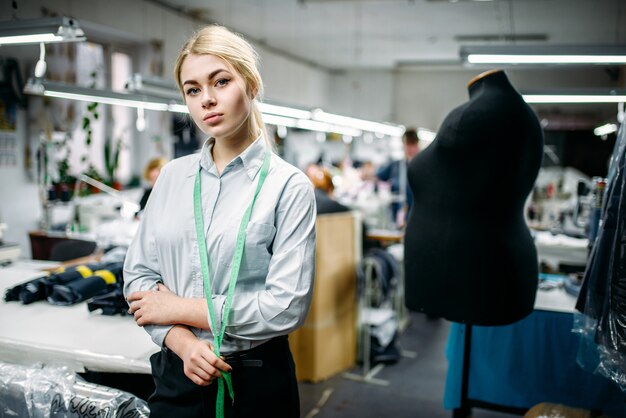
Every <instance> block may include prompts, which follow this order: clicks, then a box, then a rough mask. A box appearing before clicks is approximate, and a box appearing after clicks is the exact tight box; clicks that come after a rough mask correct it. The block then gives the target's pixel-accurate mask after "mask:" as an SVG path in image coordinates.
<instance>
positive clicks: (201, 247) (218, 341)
mask: <svg viewBox="0 0 626 418" xmlns="http://www.w3.org/2000/svg"><path fill="white" fill-rule="evenodd" d="M270 156H271V153H270V152H269V151H268V152H266V153H265V159H264V160H263V165H262V166H261V173H260V174H259V182H258V183H257V186H256V191H255V192H254V196H253V198H252V202H250V205H249V206H248V207H247V208H246V211H245V212H244V214H243V218H242V219H241V223H240V224H239V231H238V232H237V244H236V246H235V254H234V255H233V265H232V269H231V270H230V281H229V282H228V294H227V295H226V302H225V304H224V311H223V315H222V323H221V324H217V321H216V320H215V312H214V309H213V302H212V295H213V288H212V286H211V285H212V283H211V278H210V277H209V258H208V257H209V255H208V253H207V248H206V238H205V235H204V219H203V216H202V215H203V213H202V189H201V185H200V169H199V170H198V172H197V173H196V181H195V184H194V188H193V214H194V218H195V221H196V238H197V240H198V251H199V253H200V266H201V268H202V279H203V281H204V292H205V295H206V301H207V305H208V307H209V316H210V318H211V329H212V330H213V339H214V341H213V352H214V353H215V355H216V356H218V357H220V347H221V346H222V340H223V339H224V332H225V331H226V325H227V323H228V316H229V314H230V307H231V305H232V302H233V295H234V293H235V285H236V284H237V277H238V276H239V268H240V267H241V258H242V256H243V250H244V247H245V244H246V228H247V226H248V223H249V222H250V215H251V214H252V208H253V207H254V203H255V202H256V198H257V196H258V195H259V192H260V191H261V187H263V183H264V182H265V178H266V177H267V172H268V171H269V166H270ZM218 325H221V326H220V327H218ZM218 330H219V331H218ZM221 373H222V378H221V379H219V380H218V381H217V385H218V386H217V402H216V405H215V415H216V417H217V418H223V417H224V396H225V393H224V381H226V385H227V386H228V393H229V395H230V398H231V399H232V401H233V404H234V403H235V392H234V391H233V382H232V377H231V375H230V373H227V372H224V371H221Z"/></svg>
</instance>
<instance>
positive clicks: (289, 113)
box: [24, 78, 404, 137]
mask: <svg viewBox="0 0 626 418" xmlns="http://www.w3.org/2000/svg"><path fill="white" fill-rule="evenodd" d="M128 88H129V86H128V85H127V89H128ZM130 89H131V90H132V91H134V92H133V93H121V92H116V91H110V90H101V89H94V88H88V87H79V86H73V85H69V84H65V83H60V82H55V81H49V80H45V79H40V78H30V79H28V82H27V83H26V85H25V86H24V93H26V94H30V95H35V96H46V97H56V98H60V99H68V100H80V101H85V102H96V103H103V104H109V105H120V106H127V107H133V108H137V109H139V113H142V112H143V110H157V111H161V112H177V113H189V109H188V108H187V106H186V105H184V104H181V103H180V102H178V101H175V100H172V99H169V98H168V97H172V95H171V94H168V91H167V89H165V90H162V91H161V92H160V94H158V96H157V95H156V94H157V92H155V91H150V94H145V93H139V92H147V91H148V90H146V89H144V88H143V87H142V88H138V87H137V85H135V87H133V88H130ZM163 92H164V93H163ZM258 105H259V110H260V111H261V114H262V117H263V121H264V122H265V123H267V124H271V125H276V126H285V127H291V128H299V129H306V130H311V131H318V132H334V133H338V134H341V135H346V136H351V137H358V136H361V135H362V134H363V132H364V131H368V132H373V133H375V134H376V135H377V136H380V137H382V136H384V135H389V136H396V137H399V136H402V134H403V133H404V126H401V125H391V124H387V123H380V122H372V121H367V120H363V119H356V118H350V117H347V116H340V115H334V114H332V113H326V112H324V111H322V110H320V109H316V110H315V111H309V110H302V109H296V108H291V107H286V106H278V105H273V104H269V103H258ZM138 117H139V118H141V115H138ZM316 118H317V119H316ZM140 123H141V122H140Z"/></svg>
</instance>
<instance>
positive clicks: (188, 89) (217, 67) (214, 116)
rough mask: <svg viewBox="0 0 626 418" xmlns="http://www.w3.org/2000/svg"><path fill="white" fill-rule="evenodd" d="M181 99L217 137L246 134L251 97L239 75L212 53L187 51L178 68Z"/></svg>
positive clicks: (246, 137)
mask: <svg viewBox="0 0 626 418" xmlns="http://www.w3.org/2000/svg"><path fill="white" fill-rule="evenodd" d="M180 80H181V84H182V86H183V92H184V95H185V102H186V103H187V107H188V108H189V113H190V114H191V117H192V119H193V120H194V122H195V123H196V125H198V127H199V128H200V130H202V132H204V133H205V134H207V135H209V136H212V137H214V138H215V139H216V140H218V141H224V140H225V141H232V142H243V141H252V140H254V138H250V135H249V132H248V131H249V128H248V123H247V122H248V119H249V117H250V109H251V103H252V100H251V98H249V97H248V96H247V95H246V93H245V91H246V90H245V88H244V86H245V83H244V81H243V79H242V77H241V76H240V75H239V74H238V73H237V72H235V71H234V70H233V69H232V68H231V67H230V66H228V65H227V64H226V62H225V61H224V60H223V59H221V58H219V57H216V56H215V55H208V54H203V55H193V54H192V55H188V56H187V58H185V60H184V61H183V64H182V66H181V70H180Z"/></svg>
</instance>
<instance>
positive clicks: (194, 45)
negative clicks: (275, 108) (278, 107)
mask: <svg viewBox="0 0 626 418" xmlns="http://www.w3.org/2000/svg"><path fill="white" fill-rule="evenodd" d="M192 54H193V55H204V54H208V55H214V56H216V57H219V58H221V59H223V60H224V61H225V62H226V63H227V64H228V65H229V66H230V67H232V68H233V70H235V71H236V72H237V73H238V74H239V75H240V76H241V78H243V80H244V83H245V88H246V95H250V94H253V93H254V94H255V97H254V98H253V99H252V117H251V118H250V120H249V124H250V130H251V132H250V133H251V134H253V135H256V134H257V132H260V134H261V135H262V136H263V139H264V141H265V143H266V144H267V145H268V146H269V147H270V148H271V149H273V148H274V142H273V140H272V139H271V138H270V136H269V135H268V133H267V128H266V126H265V123H264V122H263V118H262V116H261V111H260V110H259V107H258V106H257V102H256V98H257V97H262V96H263V80H262V79H261V73H260V72H259V69H258V62H259V55H258V54H257V52H256V51H255V50H254V48H252V45H250V44H249V43H248V41H246V40H245V39H244V38H243V37H242V36H241V35H239V34H236V33H234V32H231V31H230V30H228V29H226V28H225V27H223V26H220V25H210V26H206V27H204V28H203V29H201V30H199V31H198V32H196V33H195V34H194V35H192V36H191V37H190V38H189V39H188V40H187V41H186V42H185V43H184V44H183V47H182V49H181V51H180V53H179V54H178V58H177V59H176V64H175V66H174V79H175V80H176V84H177V85H178V89H179V90H180V92H181V94H183V97H184V92H183V86H182V84H181V83H182V81H181V79H180V71H181V67H182V66H183V62H184V61H185V58H187V56H189V55H192Z"/></svg>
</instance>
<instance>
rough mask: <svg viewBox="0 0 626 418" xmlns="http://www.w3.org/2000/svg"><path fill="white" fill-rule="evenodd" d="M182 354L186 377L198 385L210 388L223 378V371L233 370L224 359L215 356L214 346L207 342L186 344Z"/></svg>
mask: <svg viewBox="0 0 626 418" xmlns="http://www.w3.org/2000/svg"><path fill="white" fill-rule="evenodd" d="M180 354H182V355H181V356H180V357H181V359H182V360H183V362H184V363H185V366H184V371H185V376H187V377H188V378H189V379H190V380H191V381H192V382H194V383H195V384H196V385H200V386H208V385H210V384H211V383H212V382H213V381H214V380H215V379H219V378H220V377H222V373H221V372H222V371H225V372H230V371H231V370H232V367H230V366H229V365H228V364H227V363H226V362H225V361H224V360H223V359H221V358H219V357H217V356H216V355H215V353H214V352H213V345H212V344H211V343H209V342H207V341H201V340H196V341H195V342H193V343H190V344H186V345H185V348H184V349H183V350H182V352H181V353H180Z"/></svg>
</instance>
